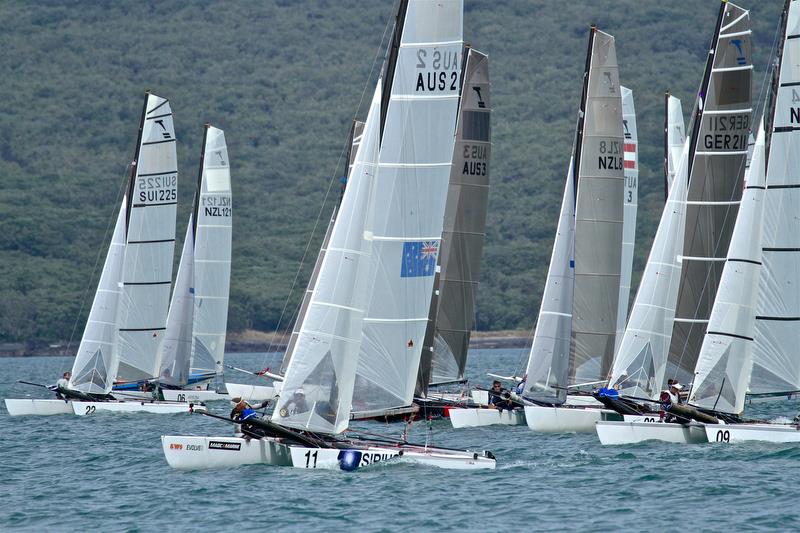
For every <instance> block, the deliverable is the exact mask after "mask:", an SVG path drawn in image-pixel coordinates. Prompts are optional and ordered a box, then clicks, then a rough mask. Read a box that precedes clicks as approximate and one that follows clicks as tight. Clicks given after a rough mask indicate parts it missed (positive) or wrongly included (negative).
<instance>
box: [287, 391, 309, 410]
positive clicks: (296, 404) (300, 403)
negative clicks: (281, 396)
mask: <svg viewBox="0 0 800 533" xmlns="http://www.w3.org/2000/svg"><path fill="white" fill-rule="evenodd" d="M285 409H286V410H287V411H288V413H289V414H290V415H294V414H297V413H305V412H306V411H308V403H306V391H304V390H303V389H302V388H299V389H297V390H296V391H294V394H293V395H292V399H291V400H289V403H287V404H286V407H285Z"/></svg>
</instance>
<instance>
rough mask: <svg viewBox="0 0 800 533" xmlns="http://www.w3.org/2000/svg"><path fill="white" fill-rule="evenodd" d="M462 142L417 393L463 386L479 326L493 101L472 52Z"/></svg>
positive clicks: (485, 67)
mask: <svg viewBox="0 0 800 533" xmlns="http://www.w3.org/2000/svg"><path fill="white" fill-rule="evenodd" d="M464 69H465V70H464V83H463V85H462V88H461V101H460V107H459V116H458V126H457V129H456V143H455V148H454V150H453V165H452V167H451V169H450V184H449V187H448V193H447V203H446V205H445V213H444V230H443V232H442V249H441V252H440V253H439V269H438V272H437V273H436V279H435V280H434V293H433V298H432V300H431V312H430V314H429V317H430V319H431V320H430V322H429V323H428V328H427V330H426V331H425V341H424V347H423V350H422V357H421V361H420V372H419V378H418V383H417V389H418V391H419V392H420V393H421V394H423V395H424V394H425V393H426V392H427V386H428V384H431V385H435V384H442V383H452V382H458V381H462V380H463V379H464V370H465V367H466V364H467V350H468V348H469V336H470V332H471V331H472V328H473V326H474V323H475V293H476V291H477V288H478V281H479V276H480V263H481V255H482V253H483V242H484V238H485V231H486V208H487V203H488V200H489V155H490V150H491V125H490V124H491V123H490V117H491V99H490V82H489V58H488V57H487V56H486V54H483V53H481V52H479V51H477V50H473V49H467V51H466V64H465V67H464Z"/></svg>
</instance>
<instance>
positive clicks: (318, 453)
mask: <svg viewBox="0 0 800 533" xmlns="http://www.w3.org/2000/svg"><path fill="white" fill-rule="evenodd" d="M289 448H290V450H291V454H292V465H293V466H294V467H295V468H311V469H315V468H316V469H335V470H339V469H341V470H356V469H357V468H363V467H365V466H369V465H375V464H377V463H381V462H386V461H389V460H402V461H404V462H410V463H416V464H423V465H427V466H435V467H438V468H445V469H449V470H478V469H494V468H495V466H496V463H495V460H494V459H491V458H489V457H486V456H484V455H483V454H481V453H477V452H470V451H455V450H444V449H441V448H423V447H418V446H404V447H403V448H402V449H401V448H398V447H396V446H369V447H366V448H348V449H336V448H307V447H304V446H290V447H289Z"/></svg>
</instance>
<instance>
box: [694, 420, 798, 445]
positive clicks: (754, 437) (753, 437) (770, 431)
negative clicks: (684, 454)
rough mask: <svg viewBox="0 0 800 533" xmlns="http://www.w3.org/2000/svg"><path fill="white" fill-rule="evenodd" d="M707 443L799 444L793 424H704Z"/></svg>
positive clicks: (796, 427)
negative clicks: (759, 442) (755, 442)
mask: <svg viewBox="0 0 800 533" xmlns="http://www.w3.org/2000/svg"><path fill="white" fill-rule="evenodd" d="M705 430H706V437H707V438H708V442H725V443H730V442H747V441H763V442H800V430H799V429H798V426H797V425H794V424H706V426H705Z"/></svg>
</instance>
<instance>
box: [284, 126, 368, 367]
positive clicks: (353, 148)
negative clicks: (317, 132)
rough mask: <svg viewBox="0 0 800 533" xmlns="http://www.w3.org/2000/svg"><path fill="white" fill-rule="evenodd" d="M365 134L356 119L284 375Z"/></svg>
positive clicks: (291, 341)
mask: <svg viewBox="0 0 800 533" xmlns="http://www.w3.org/2000/svg"><path fill="white" fill-rule="evenodd" d="M363 134H364V122H362V121H360V120H354V121H353V127H352V128H350V147H349V149H348V151H347V172H346V174H345V175H346V176H347V177H346V178H345V183H342V184H341V185H342V187H341V194H340V196H339V200H338V201H337V203H336V207H335V208H334V209H333V213H332V214H331V219H330V221H329V222H328V229H327V230H325V237H324V238H323V239H322V246H321V247H320V249H319V253H318V254H317V260H316V262H315V263H314V269H313V270H312V271H311V277H310V278H309V280H308V286H307V287H306V292H305V293H303V301H302V302H301V303H300V310H299V311H298V312H297V318H296V319H295V321H294V327H293V328H292V334H291V336H290V337H289V342H288V344H287V346H286V353H285V354H284V355H283V361H282V362H281V370H280V373H281V374H282V375H283V374H285V373H286V368H287V367H288V366H289V361H291V359H292V354H293V353H294V350H295V347H296V346H297V338H298V337H299V336H300V325H301V324H302V323H303V319H304V318H305V316H306V313H307V312H308V306H309V304H310V303H311V295H312V294H313V293H314V286H315V285H316V284H317V279H318V278H319V270H320V268H321V267H322V260H323V259H324V258H325V250H327V249H328V243H330V240H331V230H332V229H333V223H334V222H335V221H336V214H337V213H338V211H339V205H340V204H341V202H342V198H343V197H344V190H345V187H346V185H347V180H349V178H350V174H351V172H352V171H353V162H354V161H355V159H356V153H357V152H358V146H359V145H360V144H361V137H362V135H363Z"/></svg>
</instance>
